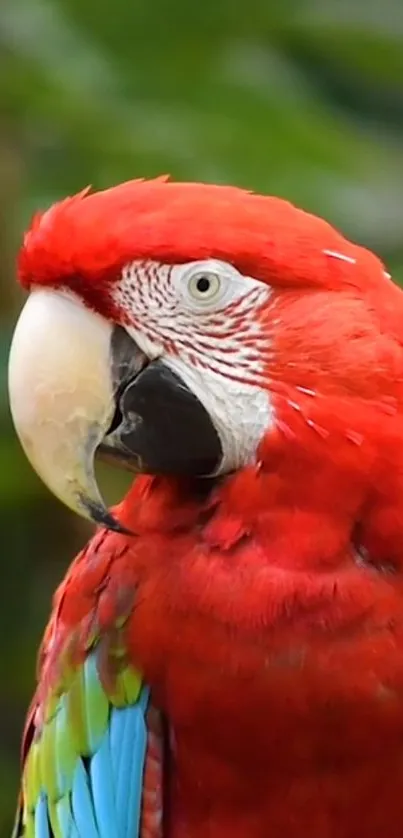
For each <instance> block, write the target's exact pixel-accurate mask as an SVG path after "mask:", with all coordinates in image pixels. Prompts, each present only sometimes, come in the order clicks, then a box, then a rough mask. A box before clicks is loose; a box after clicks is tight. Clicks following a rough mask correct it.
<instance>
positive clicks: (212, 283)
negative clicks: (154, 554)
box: [188, 268, 222, 303]
mask: <svg viewBox="0 0 403 838" xmlns="http://www.w3.org/2000/svg"><path fill="white" fill-rule="evenodd" d="M221 285H222V279H221V277H220V276H219V275H218V274H217V273H215V272H214V271H209V270H208V269H207V270H203V268H200V270H199V271H197V272H195V273H194V274H193V275H192V276H191V277H190V278H189V280H188V291H189V294H190V296H191V297H192V299H193V300H196V301H197V302H198V303H211V302H212V301H213V300H215V299H216V298H217V297H218V296H219V295H220V291H221Z"/></svg>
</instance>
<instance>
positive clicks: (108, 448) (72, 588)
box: [10, 179, 403, 838]
mask: <svg viewBox="0 0 403 838" xmlns="http://www.w3.org/2000/svg"><path fill="white" fill-rule="evenodd" d="M18 267H19V279H20V281H21V283H22V285H23V286H24V287H25V288H26V289H28V290H29V291H30V295H29V297H28V300H27V302H26V304H25V307H24V309H23V311H22V314H21V317H20V320H19V323H18V325H17V327H16V331H15V336H14V340H13V345H12V350H11V356H10V400H11V408H12V413H13V417H14V422H15V426H16V429H17V431H18V434H19V437H20V439H21V442H22V445H23V447H24V449H25V451H26V453H27V456H28V458H29V460H30V461H31V463H32V465H33V466H34V468H35V469H36V470H37V472H38V473H39V475H40V476H41V477H42V479H43V480H44V482H45V483H46V484H47V485H48V486H49V488H50V489H51V490H52V491H53V492H54V494H55V495H57V496H58V497H59V498H60V499H61V500H62V501H63V502H64V503H66V504H67V505H68V506H69V507H71V509H73V510H75V511H76V512H78V513H80V514H82V515H85V516H87V517H88V518H90V519H91V520H93V521H95V522H96V523H97V524H99V525H100V528H99V530H98V532H97V533H96V535H95V537H94V538H93V539H92V541H91V542H90V543H89V544H88V546H87V547H85V548H84V550H83V551H82V552H81V553H80V555H79V556H78V557H77V558H76V559H75V561H74V562H73V564H72V566H71V567H70V569H69V570H68V572H67V575H66V577H65V579H64V581H63V582H62V584H61V585H60V587H59V589H58V591H57V592H56V595H55V598H54V604H53V611H52V614H51V618H50V622H49V624H48V627H47V630H46V633H45V637H44V640H43V644H42V648H41V652H40V657H39V674H38V686H37V690H36V693H35V696H34V699H33V702H32V705H31V709H30V711H29V715H28V720H27V724H26V728H25V735H24V743H23V778H22V789H21V795H20V804H19V812H18V816H17V821H16V826H15V832H14V835H15V836H18V838H22V837H23V838H51V836H54V838H137V837H138V836H140V838H306V836H309V838H359V837H360V836H363V838H364V836H365V838H381V836H382V838H401V834H402V830H403V632H402V626H403V573H402V570H403V563H402V558H403V346H402V341H403V298H402V292H401V291H400V290H399V289H398V288H397V286H395V285H394V284H393V283H392V281H391V279H390V277H389V275H388V274H386V272H385V269H384V267H383V265H382V263H381V262H380V261H379V260H378V259H377V258H376V257H375V256H374V255H373V254H371V253H370V252H368V251H367V250H365V249H363V248H361V247H358V246H357V245H354V244H351V243H350V242H348V241H346V239H345V238H343V236H342V235H341V234H340V233H338V232H337V231H335V230H334V229H333V228H332V227H331V226H330V225H329V224H327V223H326V222H325V221H323V220H321V219H318V218H315V217H314V216H312V215H309V214H307V213H305V212H303V211H301V210H299V209H296V208H295V207H294V206H292V205H291V204H289V203H287V202H285V201H282V200H278V199H276V198H271V197H263V196H258V195H254V194H250V193H248V192H245V191H243V190H241V189H236V188H232V187H227V186H210V185H201V184H184V183H182V184H179V183H171V182H167V181H166V180H165V179H157V180H154V181H149V182H143V181H134V182H129V183H126V184H123V185H121V186H118V187H115V188H112V189H109V190H106V191H104V192H99V193H94V194H90V193H89V192H88V191H85V192H83V193H81V194H79V195H76V196H75V197H73V198H67V199H66V200H64V201H62V202H61V203H58V204H56V205H54V206H53V207H51V208H50V209H49V210H48V211H47V212H45V213H43V214H42V215H40V216H38V217H36V218H35V219H34V221H33V223H32V226H31V228H30V230H29V231H28V233H27V234H26V237H25V240H24V244H23V247H22V249H21V252H20V255H19V262H18ZM96 452H99V453H100V454H101V455H103V456H105V457H107V458H108V459H112V460H114V461H116V462H117V463H119V462H120V463H123V464H125V465H126V466H128V467H129V468H131V469H133V471H135V472H139V476H137V477H136V479H135V480H134V483H133V486H132V488H131V489H130V491H129V493H128V495H127V497H126V498H125V499H124V501H123V502H122V503H121V504H120V505H119V506H117V507H116V508H115V509H113V510H112V511H108V510H107V509H106V507H105V504H104V502H103V501H102V499H101V497H100V494H99V492H98V489H97V485H96V482H95V478H94V456H95V454H96Z"/></svg>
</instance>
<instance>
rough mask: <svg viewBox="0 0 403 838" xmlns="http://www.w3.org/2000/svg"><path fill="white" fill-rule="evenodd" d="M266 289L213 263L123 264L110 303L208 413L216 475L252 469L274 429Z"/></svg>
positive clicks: (140, 341)
mask: <svg viewBox="0 0 403 838" xmlns="http://www.w3.org/2000/svg"><path fill="white" fill-rule="evenodd" d="M270 296H271V289H270V287H269V286H267V285H266V284H265V283H263V282H260V281H259V280H256V279H254V278H253V277H247V276H243V275H242V274H240V273H239V272H238V271H237V270H236V269H235V268H234V267H233V266H232V265H229V264H228V263H226V262H220V261H218V260H213V259H209V260H205V261H200V262H191V263H186V264H183V265H160V264H158V263H155V262H133V263H131V264H130V265H127V266H126V268H125V269H124V271H123V274H122V280H121V282H120V283H119V285H117V287H116V290H115V292H114V294H113V301H114V303H115V304H116V305H117V307H118V308H119V309H120V310H121V311H122V312H124V315H125V322H124V325H125V327H126V329H127V332H128V333H129V334H130V336H131V337H132V338H133V339H134V340H135V341H136V343H137V345H138V346H139V347H140V349H141V350H142V351H143V352H144V353H145V354H146V355H147V357H148V358H150V360H152V359H155V358H161V359H163V360H164V362H165V363H166V364H167V366H169V367H170V368H171V369H172V370H173V371H174V372H175V373H177V374H178V375H179V376H180V378H182V380H183V382H184V384H185V385H186V386H187V387H188V388H189V389H190V390H191V391H192V392H193V393H194V395H195V396H196V397H197V398H198V399H199V401H200V402H201V403H202V404H203V406H204V407H205V409H206V410H207V411H208V413H209V415H210V417H211V419H212V422H213V423H214V426H215V428H216V430H217V433H218V435H219V437H220V440H221V444H222V449H223V460H222V463H221V465H220V469H219V471H220V472H227V471H230V470H232V469H235V468H239V467H241V466H243V465H246V464H248V463H251V462H254V460H255V458H256V451H257V448H258V445H259V442H260V440H261V439H262V436H263V434H264V432H265V431H266V430H267V429H268V428H270V427H271V426H272V425H273V424H274V414H273V407H272V405H271V403H270V396H269V391H268V388H267V364H268V360H269V357H270V342H269V337H268V334H267V332H266V330H265V329H264V327H263V324H262V319H263V318H262V316H261V315H262V311H263V309H265V308H266V306H267V304H268V301H269V299H270Z"/></svg>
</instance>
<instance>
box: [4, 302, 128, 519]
mask: <svg viewBox="0 0 403 838" xmlns="http://www.w3.org/2000/svg"><path fill="white" fill-rule="evenodd" d="M111 335H112V326H111V325H110V324H109V323H108V322H107V321H106V320H104V319H103V318H102V317H100V316H98V315H97V314H95V313H94V312H92V311H90V310H89V309H87V308H86V307H85V306H84V305H83V304H82V303H81V302H80V301H79V300H78V299H76V298H75V297H73V296H72V295H70V294H68V293H67V292H66V293H64V292H58V291H54V290H45V289H37V290H34V291H32V293H31V295H30V296H29V298H28V300H27V302H26V304H25V306H24V308H23V310H22V312H21V315H20V318H19V321H18V323H17V326H16V329H15V333H14V337H13V341H12V346H11V351H10V359H9V393H10V405H11V413H12V417H13V420H14V424H15V428H16V431H17V433H18V436H19V438H20V441H21V444H22V446H23V448H24V451H25V453H26V455H27V457H28V459H29V461H30V462H31V465H32V466H33V468H34V469H35V470H36V471H37V473H38V475H39V476H40V477H41V478H42V480H43V481H44V483H46V485H47V486H48V487H49V489H50V490H51V491H52V492H53V493H54V494H55V495H56V496H57V497H58V498H60V500H61V501H63V503H65V504H66V505H67V506H69V507H70V508H71V509H73V510H74V511H75V512H78V513H80V514H81V515H83V516H84V517H87V518H91V513H90V508H91V505H92V508H97V509H104V510H105V513H106V509H105V506H104V504H103V501H102V499H101V496H100V494H99V491H98V488H97V485H96V482H95V477H94V470H93V468H94V455H95V451H96V449H97V447H98V445H99V443H100V442H101V440H102V439H103V437H104V436H105V433H106V431H107V429H108V427H109V426H110V423H111V420H112V417H113V414H114V409H115V405H114V393H113V385H112V380H111V357H110V353H111ZM110 520H111V521H113V519H112V517H111V519H110Z"/></svg>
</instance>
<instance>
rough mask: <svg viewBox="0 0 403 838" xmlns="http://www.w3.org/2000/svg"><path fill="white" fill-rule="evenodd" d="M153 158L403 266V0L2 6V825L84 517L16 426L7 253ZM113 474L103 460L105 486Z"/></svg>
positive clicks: (118, 484)
mask: <svg viewBox="0 0 403 838" xmlns="http://www.w3.org/2000/svg"><path fill="white" fill-rule="evenodd" d="M165 172H169V173H171V175H172V176H173V177H175V178H179V179H196V180H206V181H216V182H221V183H222V182H225V183H229V182H231V183H237V184H239V185H243V186H246V187H249V188H252V189H255V190H258V191H263V192H269V193H275V194H277V195H282V196H285V197H287V198H290V199H291V200H293V201H295V202H296V203H298V204H300V205H302V206H304V207H305V208H307V209H309V210H311V211H313V212H316V213H318V214H321V215H324V216H326V217H327V218H328V219H329V220H330V221H332V222H333V223H334V224H336V225H337V226H338V227H340V228H341V229H342V230H343V231H344V232H345V233H346V234H347V235H349V236H351V237H352V238H354V239H355V240H358V241H360V242H362V243H364V244H366V245H369V246H370V247H372V248H373V249H375V250H376V251H377V252H378V253H379V254H380V255H382V256H383V258H384V259H385V261H386V263H387V265H388V266H389V270H390V271H391V272H392V274H393V276H394V277H395V278H396V279H397V280H398V279H399V276H400V278H401V279H403V174H402V172H403V3H402V0H377V2H374V0H277V2H275V0H248V2H243V0H204V2H202V3H199V2H196V0H188V2H186V0H146V2H144V0H114V2H107V0H9V2H8V3H7V0H3V3H2V4H1V6H0V197H1V200H0V249H1V259H0V293H1V298H0V376H1V387H0V529H1V545H2V564H1V569H0V573H1V587H0V597H1V599H0V603H1V607H0V672H1V690H0V836H7V834H8V832H9V829H10V826H11V821H12V817H13V812H14V803H15V795H16V791H17V782H18V774H19V765H18V751H19V738H20V732H21V727H22V724H23V717H24V713H25V708H26V705H27V702H28V700H29V698H30V694H31V691H32V688H33V684H34V667H35V653H36V647H37V644H38V642H39V639H40V635H41V631H42V629H43V626H44V622H45V619H46V617H47V614H48V610H49V605H50V598H51V592H52V590H53V589H54V587H55V586H56V584H57V582H58V580H59V579H60V577H61V575H62V573H63V570H64V568H65V567H66V564H67V562H68V560H69V559H70V558H71V557H72V556H73V555H74V553H75V551H76V550H77V549H78V547H79V546H80V545H81V544H82V543H83V542H84V539H86V538H87V537H88V534H89V532H90V530H89V529H87V528H86V526H85V524H83V523H82V522H80V521H79V520H78V519H76V518H75V517H74V516H72V515H70V514H69V513H68V512H66V511H64V510H63V509H62V508H61V506H60V505H59V504H58V503H57V502H56V501H54V500H53V499H52V498H51V497H50V495H49V494H48V493H47V491H46V490H45V489H44V488H43V487H42V486H41V484H40V482H39V480H38V479H37V478H36V477H35V475H34V474H33V473H32V471H31V469H30V467H29V465H28V464H27V462H26V461H25V459H24V456H23V454H22V453H21V451H20V449H19V446H18V443H17V442H16V439H15V437H14V434H13V430H12V427H11V423H10V417H9V413H8V405H7V389H6V372H7V353H8V346H9V341H10V335H11V330H12V327H13V323H14V322H15V318H16V315H17V313H18V310H19V308H20V306H21V302H22V295H21V294H20V292H19V290H18V289H17V286H16V284H15V279H14V260H15V253H16V250H17V248H18V245H19V242H20V240H21V235H22V231H23V229H24V227H25V225H26V224H27V222H28V220H29V218H30V215H31V213H32V212H33V211H34V210H35V209H37V208H44V207H46V206H47V205H48V204H49V203H50V202H52V201H54V200H55V199H57V198H59V197H60V196H63V195H65V194H67V193H71V192H74V191H76V190H79V189H81V188H82V187H83V186H85V185H86V184H88V183H91V184H93V185H94V186H95V187H105V186H107V185H111V184H113V183H116V182H118V181H121V180H124V179H127V178H131V177H134V176H152V175H156V174H158V173H165ZM124 480H125V478H122V477H118V476H116V474H114V473H104V474H103V475H102V482H103V485H104V486H105V488H106V492H107V495H108V497H109V498H110V499H115V498H117V497H118V496H119V495H120V494H121V493H122V491H123V490H124Z"/></svg>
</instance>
